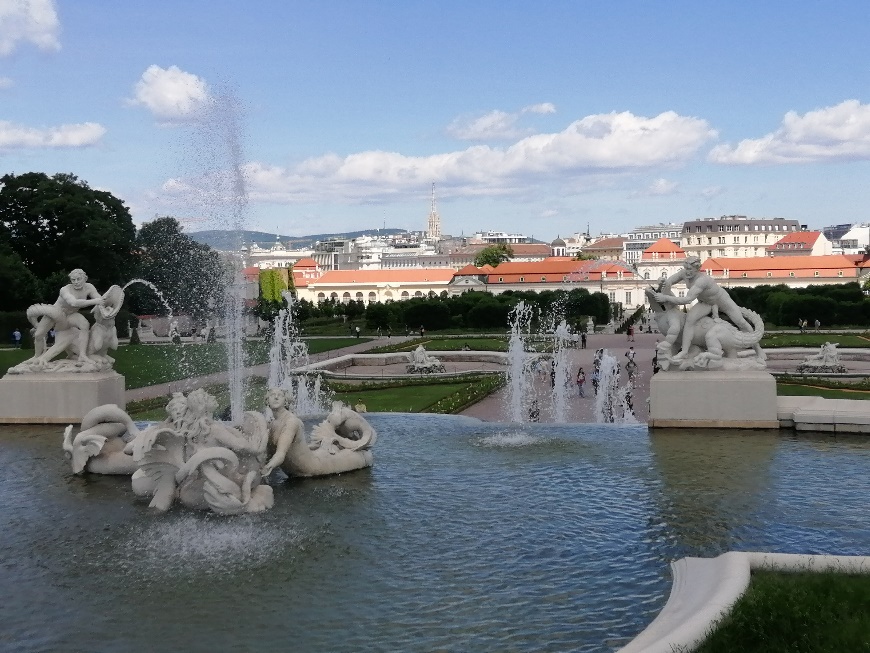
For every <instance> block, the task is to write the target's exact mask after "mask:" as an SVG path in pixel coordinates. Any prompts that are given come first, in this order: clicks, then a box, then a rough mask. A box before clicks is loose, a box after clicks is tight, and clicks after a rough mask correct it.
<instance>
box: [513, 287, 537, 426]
mask: <svg viewBox="0 0 870 653" xmlns="http://www.w3.org/2000/svg"><path fill="white" fill-rule="evenodd" d="M534 311H535V309H534V307H533V306H531V305H529V306H527V305H526V303H525V302H520V303H519V304H517V305H516V306H514V308H513V309H512V310H511V312H510V314H509V315H508V323H509V324H510V327H511V335H510V340H509V341H508V351H507V360H508V367H507V395H506V398H507V406H506V412H507V414H508V415H509V416H510V421H512V422H517V423H522V422H525V421H527V418H528V416H529V411H530V409H531V408H532V402H534V401H535V398H534V395H533V389H532V374H533V371H532V364H533V363H537V362H538V361H537V359H532V358H531V357H530V356H529V355H528V353H527V352H526V338H527V337H528V335H529V333H530V330H531V324H532V318H533V317H534Z"/></svg>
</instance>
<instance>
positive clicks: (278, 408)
mask: <svg viewBox="0 0 870 653" xmlns="http://www.w3.org/2000/svg"><path fill="white" fill-rule="evenodd" d="M266 401H267V405H268V407H269V408H270V409H271V411H272V414H273V419H272V421H271V423H269V422H267V419H266V417H265V416H264V415H263V414H262V413H258V412H255V411H248V412H246V413H245V414H244V418H243V420H242V424H241V425H240V426H239V427H234V426H233V425H230V424H226V423H224V422H221V421H218V420H215V419H214V412H215V410H216V409H217V401H216V400H215V398H214V397H213V396H211V395H210V394H208V393H207V392H206V391H205V390H201V389H200V390H194V391H192V392H190V393H189V394H188V395H187V396H185V395H183V394H181V393H176V394H175V395H174V396H173V397H172V399H171V400H170V401H169V403H168V404H167V405H166V412H167V417H166V419H164V420H163V421H161V422H158V423H156V424H151V425H149V426H147V427H145V428H142V429H140V428H139V427H138V426H137V425H136V424H135V423H134V422H133V420H132V419H131V418H130V416H129V415H127V413H126V412H124V411H123V410H121V409H120V408H118V407H117V406H115V405H105V406H99V407H97V408H95V409H93V410H91V411H90V412H89V413H88V414H87V415H86V416H85V418H84V420H83V421H82V425H81V430H80V432H79V433H78V434H76V435H75V437H73V435H72V431H73V427H72V426H68V427H67V428H66V430H65V431H64V437H63V449H64V452H65V453H66V455H67V457H68V458H69V459H70V461H71V463H72V471H73V473H74V474H83V473H85V472H91V473H98V474H131V475H132V479H131V480H132V486H133V491H134V493H135V494H136V495H138V496H142V497H151V503H150V507H151V508H154V509H155V510H156V511H158V512H166V511H167V510H169V509H170V508H171V507H172V505H173V504H174V503H175V502H176V501H177V502H179V503H181V504H182V505H184V506H186V507H188V508H194V509H200V510H211V511H212V512H215V513H217V514H221V515H236V514H241V513H246V512H262V511H264V510H268V509H269V508H271V507H272V505H273V503H274V497H273V491H272V487H271V486H270V485H267V484H266V483H265V482H264V479H265V478H266V477H268V476H269V475H270V474H271V473H272V472H273V470H274V469H275V468H276V467H279V466H280V467H281V468H282V469H283V470H284V472H285V473H286V474H287V475H288V476H322V475H327V474H338V473H342V472H348V471H352V470H356V469H361V468H363V467H370V466H371V464H372V453H371V447H372V445H374V443H375V441H376V440H377V434H376V433H375V430H374V429H373V428H372V427H371V425H370V424H369V423H368V422H367V421H366V420H365V419H364V418H363V417H362V416H361V415H359V414H358V413H356V412H355V411H353V410H350V409H349V408H347V407H346V406H343V405H342V404H340V403H336V404H334V405H333V409H332V411H331V412H330V413H329V414H328V415H327V416H326V419H325V420H323V422H322V423H320V424H319V425H317V426H315V427H314V429H313V431H312V436H311V438H310V439H309V438H307V437H306V435H305V429H304V426H303V424H302V421H301V420H300V419H299V418H298V417H296V416H295V415H293V413H291V412H290V411H289V410H287V407H286V406H287V401H288V397H287V394H286V392H285V391H284V390H282V389H280V388H272V389H270V390H269V391H268V393H267V394H266ZM267 456H270V457H269V458H268V462H267Z"/></svg>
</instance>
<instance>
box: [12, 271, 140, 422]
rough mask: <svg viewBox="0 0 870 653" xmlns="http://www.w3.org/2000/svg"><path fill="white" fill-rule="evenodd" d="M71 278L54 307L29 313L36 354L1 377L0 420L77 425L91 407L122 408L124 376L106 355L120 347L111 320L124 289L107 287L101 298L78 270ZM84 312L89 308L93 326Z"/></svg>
mask: <svg viewBox="0 0 870 653" xmlns="http://www.w3.org/2000/svg"><path fill="white" fill-rule="evenodd" d="M69 280H70V282H69V283H68V284H67V285H65V286H64V287H63V288H61V289H60V292H59V293H58V298H57V301H55V303H54V304H33V305H32V306H30V307H29V308H28V309H27V319H28V320H29V321H30V323H31V324H32V325H33V329H32V333H33V342H34V349H35V352H34V355H33V357H32V358H29V359H27V360H25V361H23V362H21V363H19V364H18V365H15V366H13V367H11V368H10V369H9V370H8V372H7V373H6V375H5V376H4V377H3V378H2V379H0V422H6V423H16V422H18V423H58V422H60V423H64V422H72V421H75V422H78V421H80V420H81V419H82V418H83V417H84V415H85V414H86V413H87V412H88V411H89V410H90V409H92V408H94V407H95V406H99V405H102V404H110V403H111V404H116V405H119V406H124V377H122V376H121V375H120V374H118V373H117V372H115V371H114V370H113V369H112V366H113V364H114V359H112V357H111V356H109V354H108V352H109V350H110V349H117V348H118V333H117V330H116V328H115V318H116V317H117V315H118V312H119V311H120V310H121V305H122V304H123V303H124V290H123V289H122V288H121V287H119V286H111V287H110V288H109V289H108V290H107V291H106V293H105V294H103V295H100V293H99V292H97V289H96V288H95V287H94V286H93V284H90V283H88V275H87V274H85V272H84V270H81V269H75V270H73V271H72V272H70V274H69ZM83 309H90V311H91V313H92V314H93V317H94V323H93V324H91V323H90V322H89V321H88V320H87V318H86V317H85V316H84V315H83V314H82V313H81V312H80V311H81V310H83ZM52 330H53V331H54V334H55V338H54V343H53V344H51V345H50V346H49V345H48V344H47V343H46V336H47V335H48V334H49V332H50V331H52Z"/></svg>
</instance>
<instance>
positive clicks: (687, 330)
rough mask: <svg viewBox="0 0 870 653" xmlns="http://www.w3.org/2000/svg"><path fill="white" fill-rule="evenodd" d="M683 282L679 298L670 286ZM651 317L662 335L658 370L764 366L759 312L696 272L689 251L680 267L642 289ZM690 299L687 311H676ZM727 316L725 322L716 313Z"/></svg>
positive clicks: (698, 267) (697, 261)
mask: <svg viewBox="0 0 870 653" xmlns="http://www.w3.org/2000/svg"><path fill="white" fill-rule="evenodd" d="M681 282H682V283H684V284H685V286H686V289H687V290H686V292H685V293H684V294H683V296H681V297H678V296H677V295H675V294H674V293H673V291H672V290H671V286H672V285H674V284H676V283H681ZM645 293H646V296H647V299H648V300H649V303H650V307H651V310H652V314H653V318H654V321H655V323H656V325H657V326H658V330H659V331H660V332H661V333H662V334H663V335H664V336H665V338H664V340H663V341H662V342H661V343H659V345H658V352H657V353H658V363H659V366H660V367H661V369H662V370H668V369H671V368H675V369H680V370H706V369H709V370H713V369H723V370H760V369H764V368H765V367H766V356H765V354H764V352H763V351H762V349H761V345H760V342H761V337H762V336H763V335H764V321H763V320H762V318H761V316H760V315H758V313H755V312H753V311H750V310H749V309H746V308H742V307H740V306H738V305H737V303H736V302H735V301H734V300H733V299H732V298H731V296H730V295H729V294H728V291H727V290H725V289H724V288H722V287H721V286H719V284H717V283H716V281H715V280H714V279H713V277H711V276H709V275H707V274H703V273H702V272H701V259H699V258H697V257H695V256H690V257H689V258H687V259H686V262H685V263H684V264H683V268H682V269H681V270H679V271H678V272H677V273H676V274H673V275H671V276H670V277H668V278H667V279H665V280H663V281H662V282H661V284H660V285H659V287H658V288H647V289H646V291H645ZM692 302H695V303H694V305H693V306H692V307H691V308H689V310H688V311H687V312H683V311H682V310H680V308H679V307H680V306H686V305H689V304H692ZM720 313H722V314H724V315H726V316H727V317H728V319H729V320H730V322H728V321H726V320H724V319H722V318H720V317H719V315H720Z"/></svg>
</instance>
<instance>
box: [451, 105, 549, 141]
mask: <svg viewBox="0 0 870 653" xmlns="http://www.w3.org/2000/svg"><path fill="white" fill-rule="evenodd" d="M525 113H537V114H547V113H556V106H555V105H554V104H553V103H551V102H542V103H540V104H531V105H529V106H527V107H523V108H522V109H520V110H519V111H518V112H516V113H508V112H506V111H502V110H500V109H493V110H492V111H490V112H489V113H485V114H483V115H482V116H477V117H468V116H464V117H460V118H456V119H455V120H454V121H453V122H451V123H450V124H449V125H448V126H447V130H446V131H447V134H448V135H450V136H452V137H453V138H456V139H459V140H461V141H509V140H517V139H519V138H522V137H523V136H529V135H530V134H533V133H535V130H534V129H531V128H529V127H520V126H519V125H518V124H517V123H518V122H519V120H520V118H521V117H522V115H523V114H525Z"/></svg>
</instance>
